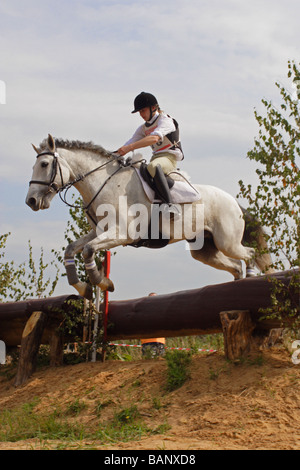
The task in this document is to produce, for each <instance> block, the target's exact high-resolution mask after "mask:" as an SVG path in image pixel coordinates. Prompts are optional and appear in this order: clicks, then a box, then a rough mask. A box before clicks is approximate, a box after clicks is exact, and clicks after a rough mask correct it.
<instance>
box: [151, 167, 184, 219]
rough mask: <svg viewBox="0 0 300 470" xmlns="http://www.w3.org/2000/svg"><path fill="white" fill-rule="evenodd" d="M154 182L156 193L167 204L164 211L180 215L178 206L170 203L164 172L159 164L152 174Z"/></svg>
mask: <svg viewBox="0 0 300 470" xmlns="http://www.w3.org/2000/svg"><path fill="white" fill-rule="evenodd" d="M153 180H154V184H155V187H156V190H157V193H158V195H159V196H160V198H161V200H162V201H163V202H164V203H165V204H166V205H167V207H166V212H170V213H171V214H174V215H176V216H179V215H180V212H179V210H178V208H177V207H176V206H175V205H174V204H173V203H172V198H171V194H170V188H169V185H168V182H167V178H166V175H165V174H164V172H163V170H162V168H161V166H160V165H157V167H156V171H155V175H154V178H153Z"/></svg>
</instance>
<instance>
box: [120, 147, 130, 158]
mask: <svg viewBox="0 0 300 470" xmlns="http://www.w3.org/2000/svg"><path fill="white" fill-rule="evenodd" d="M117 152H118V154H119V155H121V156H122V157H124V155H126V153H128V152H130V149H129V146H128V145H123V147H120V148H119V149H118V150H117Z"/></svg>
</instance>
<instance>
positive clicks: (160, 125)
mask: <svg viewBox="0 0 300 470" xmlns="http://www.w3.org/2000/svg"><path fill="white" fill-rule="evenodd" d="M148 135H157V136H159V138H160V140H159V141H158V142H157V143H156V144H154V145H152V146H151V147H152V151H153V156H156V155H159V154H160V153H170V154H171V155H173V156H174V157H175V158H176V160H182V159H183V153H182V149H181V144H180V140H179V129H178V124H177V122H176V121H175V120H174V119H173V118H172V117H170V116H168V115H167V114H165V113H158V112H157V111H156V113H155V114H154V116H153V117H152V119H151V120H150V121H147V122H145V123H144V124H142V125H141V126H139V127H138V128H137V130H136V131H135V133H134V134H133V136H132V137H131V139H129V140H128V141H127V142H126V144H125V145H129V144H132V143H133V142H137V141H138V140H141V139H143V138H144V137H147V136H148Z"/></svg>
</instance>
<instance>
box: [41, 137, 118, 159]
mask: <svg viewBox="0 0 300 470" xmlns="http://www.w3.org/2000/svg"><path fill="white" fill-rule="evenodd" d="M55 146H56V148H63V149H67V150H88V151H89V152H94V153H96V154H98V155H101V156H102V157H107V158H109V157H111V155H112V152H110V151H108V150H105V149H104V148H103V147H101V145H96V144H94V143H93V142H81V141H80V140H64V139H57V138H55ZM39 148H40V150H41V151H43V150H46V149H47V148H48V139H44V140H43V141H42V142H41V143H40V145H39Z"/></svg>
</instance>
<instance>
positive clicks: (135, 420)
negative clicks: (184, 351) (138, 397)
mask: <svg viewBox="0 0 300 470" xmlns="http://www.w3.org/2000/svg"><path fill="white" fill-rule="evenodd" d="M37 404H38V402H37V401H36V400H34V401H33V402H31V403H26V404H24V405H23V406H21V407H18V408H15V409H9V410H3V411H0V442H18V441H23V440H26V439H38V440H39V443H40V444H43V447H44V448H45V449H46V448H47V447H49V448H52V445H51V441H60V442H59V444H57V443H56V444H55V446H56V448H57V449H64V448H70V445H73V444H72V443H74V446H76V448H80V446H81V442H82V441H83V440H84V439H92V440H100V441H102V443H103V444H106V443H111V442H119V441H123V442H128V441H131V440H135V441H136V440H139V439H140V438H141V437H142V436H144V435H151V434H162V433H165V432H166V431H167V430H168V429H170V427H169V425H168V424H167V423H166V422H164V423H163V424H161V425H159V426H157V427H155V428H154V429H151V428H150V427H148V426H147V425H146V424H145V423H144V421H143V420H142V417H141V415H140V413H139V411H138V409H137V407H136V405H131V406H129V407H127V408H124V409H121V410H120V411H118V412H116V413H115V415H114V418H113V419H112V420H110V421H107V422H103V423H101V422H100V423H99V425H98V426H97V428H95V427H93V430H91V429H90V428H87V427H85V426H84V425H81V424H77V423H74V422H71V423H70V422H69V421H68V419H67V418H66V415H69V414H75V415H77V414H78V413H80V411H81V410H82V409H84V408H85V407H86V405H85V404H84V406H83V402H80V401H79V400H75V401H74V402H73V403H70V405H69V407H68V409H67V412H65V413H61V412H60V411H57V410H54V411H53V412H51V413H48V414H47V415H45V414H40V413H36V412H35V407H36V405H37ZM108 404H109V402H105V403H103V404H99V403H98V415H99V414H100V410H101V408H103V407H104V406H108ZM83 447H85V444H84V443H83Z"/></svg>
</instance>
